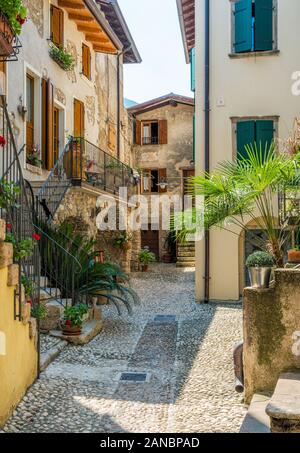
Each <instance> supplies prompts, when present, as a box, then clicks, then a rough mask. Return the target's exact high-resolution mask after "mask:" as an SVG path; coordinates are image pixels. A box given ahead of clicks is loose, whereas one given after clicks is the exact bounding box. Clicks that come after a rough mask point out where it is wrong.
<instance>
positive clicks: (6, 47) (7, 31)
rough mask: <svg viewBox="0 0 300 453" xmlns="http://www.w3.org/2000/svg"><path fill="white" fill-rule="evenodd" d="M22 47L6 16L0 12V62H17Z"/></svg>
mask: <svg viewBox="0 0 300 453" xmlns="http://www.w3.org/2000/svg"><path fill="white" fill-rule="evenodd" d="M20 47H22V45H21V43H20V40H19V38H18V37H17V36H16V34H15V32H14V31H13V29H12V27H11V25H10V24H9V22H8V20H7V18H6V16H5V15H4V14H3V13H2V12H1V11H0V61H16V60H17V59H18V53H19V49H20Z"/></svg>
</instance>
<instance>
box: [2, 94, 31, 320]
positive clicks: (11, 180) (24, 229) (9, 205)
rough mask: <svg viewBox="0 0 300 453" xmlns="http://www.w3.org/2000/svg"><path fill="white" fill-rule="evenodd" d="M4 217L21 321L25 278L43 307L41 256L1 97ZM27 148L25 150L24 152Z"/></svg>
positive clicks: (17, 308) (17, 312) (16, 303)
mask: <svg viewBox="0 0 300 453" xmlns="http://www.w3.org/2000/svg"><path fill="white" fill-rule="evenodd" d="M0 118H1V124H0V135H1V148H0V152H1V155H0V217H1V218H2V219H4V220H5V221H6V224H7V240H8V241H10V242H13V243H14V244H15V249H16V250H17V254H15V257H16V256H17V257H18V258H17V259H16V258H15V260H16V262H17V264H18V265H19V284H18V289H17V290H16V292H15V304H14V305H15V306H14V317H15V319H19V320H21V315H22V313H21V312H22V307H21V304H22V301H23V298H24V295H23V294H22V276H23V278H24V277H26V279H27V280H28V281H29V282H30V287H31V290H30V292H31V294H30V296H31V299H32V301H33V303H34V304H38V303H39V280H40V255H39V248H38V242H37V241H36V240H35V239H34V238H35V237H36V235H35V233H36V230H35V228H34V225H33V218H32V213H33V211H32V206H31V205H30V203H29V201H28V196H27V189H26V184H25V181H24V178H23V173H22V167H21V164H20V160H19V154H20V153H18V152H17V146H16V142H15V139H14V135H13V131H12V126H11V122H10V117H9V114H8V111H7V107H6V99H5V96H3V95H0ZM22 150H23V148H22V149H21V152H22ZM27 240H28V241H29V242H30V241H32V244H33V249H32V253H28V254H26V256H23V257H22V256H21V254H20V253H19V252H20V250H21V249H22V247H23V244H24V241H27Z"/></svg>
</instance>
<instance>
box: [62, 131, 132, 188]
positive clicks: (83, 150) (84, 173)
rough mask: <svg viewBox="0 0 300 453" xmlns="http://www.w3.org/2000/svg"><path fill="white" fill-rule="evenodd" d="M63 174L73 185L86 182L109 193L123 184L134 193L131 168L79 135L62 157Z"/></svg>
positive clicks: (82, 184) (85, 183) (81, 184)
mask: <svg viewBox="0 0 300 453" xmlns="http://www.w3.org/2000/svg"><path fill="white" fill-rule="evenodd" d="M64 168H65V172H66V176H67V178H68V179H69V180H71V181H72V184H73V185H75V186H84V185H89V186H92V187H94V188H96V189H99V190H103V191H105V192H109V193H112V194H118V193H119V189H120V188H122V187H126V188H127V190H128V196H131V195H133V194H135V193H137V184H136V183H135V179H134V177H133V171H132V169H131V168H130V167H129V166H128V165H126V164H124V163H123V162H121V161H120V160H119V159H117V158H116V157H113V156H111V155H110V154H108V153H107V152H105V151H103V150H102V149H100V148H98V147H97V146H95V145H93V144H92V143H90V142H88V141H87V140H84V139H82V138H73V139H72V140H71V142H70V144H69V148H68V151H67V152H66V153H65V156H64Z"/></svg>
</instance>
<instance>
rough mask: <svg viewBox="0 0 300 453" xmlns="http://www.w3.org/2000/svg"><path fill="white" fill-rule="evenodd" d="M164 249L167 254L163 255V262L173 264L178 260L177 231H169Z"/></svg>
mask: <svg viewBox="0 0 300 453" xmlns="http://www.w3.org/2000/svg"><path fill="white" fill-rule="evenodd" d="M164 247H165V249H166V253H164V255H163V262H164V263H173V262H174V261H175V260H176V254H177V240H176V233H175V231H169V233H168V235H167V237H166V239H165V244H164Z"/></svg>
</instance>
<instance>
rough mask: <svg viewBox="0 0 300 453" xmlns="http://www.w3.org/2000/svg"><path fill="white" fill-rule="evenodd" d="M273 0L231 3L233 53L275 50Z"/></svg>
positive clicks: (243, 0) (249, 0)
mask: <svg viewBox="0 0 300 453" xmlns="http://www.w3.org/2000/svg"><path fill="white" fill-rule="evenodd" d="M274 4H275V0H241V1H238V2H234V3H233V6H232V8H233V49H232V50H233V52H234V53H237V54H238V53H247V52H264V51H271V50H275V49H276V43H275V36H274V35H275V33H274V30H275V27H274V18H275V10H276V8H275V7H274Z"/></svg>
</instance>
